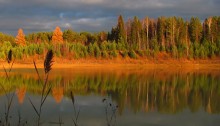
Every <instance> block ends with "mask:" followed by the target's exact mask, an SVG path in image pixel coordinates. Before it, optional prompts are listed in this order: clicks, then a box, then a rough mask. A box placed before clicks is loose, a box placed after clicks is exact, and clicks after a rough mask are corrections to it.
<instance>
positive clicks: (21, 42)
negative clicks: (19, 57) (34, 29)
mask: <svg viewBox="0 0 220 126" xmlns="http://www.w3.org/2000/svg"><path fill="white" fill-rule="evenodd" d="M15 43H16V44H17V45H21V46H25V45H26V41H25V35H24V33H23V30H22V29H21V28H19V29H18V35H17V36H16V38H15Z"/></svg>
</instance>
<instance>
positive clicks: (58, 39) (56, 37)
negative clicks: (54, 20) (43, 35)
mask: <svg viewBox="0 0 220 126" xmlns="http://www.w3.org/2000/svg"><path fill="white" fill-rule="evenodd" d="M52 42H53V44H56V43H63V33H62V31H61V29H60V27H58V26H57V27H56V28H55V30H54V31H53V36H52Z"/></svg>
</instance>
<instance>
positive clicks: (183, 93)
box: [0, 69, 220, 114]
mask: <svg viewBox="0 0 220 126" xmlns="http://www.w3.org/2000/svg"><path fill="white" fill-rule="evenodd" d="M49 78H50V80H49V83H50V84H52V91H51V96H53V98H54V100H55V101H56V103H60V102H61V101H62V99H63V98H64V97H69V95H68V94H69V93H70V91H73V92H74V94H77V95H86V96H88V95H90V94H97V95H100V96H103V97H105V96H109V97H111V99H112V100H113V101H115V102H116V103H117V104H118V105H119V113H120V114H123V112H124V110H125V109H126V108H128V109H131V110H132V111H133V112H135V113H137V112H143V111H144V112H152V111H158V112H160V113H169V114H175V113H180V112H182V111H184V110H185V109H189V110H190V111H191V112H197V111H198V110H200V109H201V108H202V109H204V110H205V111H206V112H207V113H219V112H220V100H219V98H220V85H219V84H220V72H219V71H218V70H210V71H209V70H169V71H168V70H163V69H150V70H149V69H129V70H123V69H111V70H104V69H92V70H87V69H85V70H81V69H71V70H69V69H66V70H61V69H54V70H53V71H52V72H51V75H50V77H49ZM38 82H39V81H38V80H37V77H36V74H35V73H34V70H32V69H29V70H20V69H17V70H14V71H13V73H12V74H11V76H10V81H6V78H5V76H4V75H1V76H0V83H1V84H4V85H3V86H4V88H5V90H6V91H7V92H13V91H16V95H17V97H18V101H19V103H20V104H22V103H23V101H24V99H25V94H26V93H27V92H28V93H30V94H35V95H40V93H41V89H42V85H40V84H39V83H38ZM0 92H1V95H2V96H4V91H2V89H0Z"/></svg>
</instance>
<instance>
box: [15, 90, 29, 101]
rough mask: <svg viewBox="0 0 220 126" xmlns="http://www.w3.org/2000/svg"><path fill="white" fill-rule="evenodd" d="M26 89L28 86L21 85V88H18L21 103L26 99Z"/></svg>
mask: <svg viewBox="0 0 220 126" xmlns="http://www.w3.org/2000/svg"><path fill="white" fill-rule="evenodd" d="M26 89H27V88H26V86H22V87H20V88H19V89H17V90H16V95H17V97H18V102H19V103H20V104H22V103H23V101H24V97H25V94H26Z"/></svg>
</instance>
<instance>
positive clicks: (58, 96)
mask: <svg viewBox="0 0 220 126" xmlns="http://www.w3.org/2000/svg"><path fill="white" fill-rule="evenodd" d="M52 95H53V97H54V99H55V101H56V102H57V103H60V102H61V100H62V99H63V87H53V88H52Z"/></svg>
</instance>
